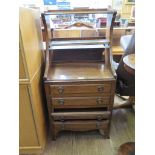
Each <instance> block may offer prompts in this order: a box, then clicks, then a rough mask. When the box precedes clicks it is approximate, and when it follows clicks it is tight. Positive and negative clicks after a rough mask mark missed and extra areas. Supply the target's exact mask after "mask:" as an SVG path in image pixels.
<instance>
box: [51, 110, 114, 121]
mask: <svg viewBox="0 0 155 155" xmlns="http://www.w3.org/2000/svg"><path fill="white" fill-rule="evenodd" d="M110 115H111V113H110V111H105V112H102V111H96V112H94V111H93V112H56V113H52V114H51V116H52V118H53V119H54V120H57V121H65V120H81V119H93V120H103V119H109V118H110Z"/></svg>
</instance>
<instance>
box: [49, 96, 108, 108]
mask: <svg viewBox="0 0 155 155" xmlns="http://www.w3.org/2000/svg"><path fill="white" fill-rule="evenodd" d="M52 105H53V107H54V108H72V107H73V108H80V107H107V106H108V105H109V97H107V98H104V97H68V98H67V97H63V98H52Z"/></svg>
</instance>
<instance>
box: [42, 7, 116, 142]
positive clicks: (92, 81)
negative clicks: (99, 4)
mask: <svg viewBox="0 0 155 155" xmlns="http://www.w3.org/2000/svg"><path fill="white" fill-rule="evenodd" d="M77 13H78V14H86V13H87V14H107V32H106V35H105V36H104V37H103V36H102V37H101V36H95V37H79V38H78V37H76V38H73V37H72V38H69V37H68V38H54V37H53V34H52V33H53V32H54V29H53V30H51V27H50V25H49V23H50V16H49V15H62V14H77ZM115 15H116V11H114V10H107V9H97V10H95V9H89V10H80V11H79V10H51V11H48V12H45V13H43V14H42V19H43V24H44V27H45V32H46V66H45V73H44V86H45V92H46V98H47V106H48V112H49V121H50V128H51V133H52V138H53V139H56V135H57V133H58V132H60V131H62V130H70V131H89V130H99V131H100V133H101V134H102V135H103V136H104V137H106V138H108V137H109V131H110V122H111V115H112V108H113V102H114V93H115V82H116V74H115V72H114V69H113V67H112V63H111V62H112V54H111V40H112V30H113V22H114V19H115ZM48 16H49V18H47V17H48ZM96 31H98V30H97V29H96Z"/></svg>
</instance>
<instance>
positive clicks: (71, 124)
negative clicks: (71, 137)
mask: <svg viewBox="0 0 155 155" xmlns="http://www.w3.org/2000/svg"><path fill="white" fill-rule="evenodd" d="M108 125H109V120H105V121H92V120H90V121H65V122H61V121H54V122H53V127H54V128H55V129H56V131H57V132H58V131H61V130H71V131H88V130H96V129H107V128H108Z"/></svg>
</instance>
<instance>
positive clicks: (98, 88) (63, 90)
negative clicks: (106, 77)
mask: <svg viewBox="0 0 155 155" xmlns="http://www.w3.org/2000/svg"><path fill="white" fill-rule="evenodd" d="M110 90H111V84H110V83H105V84H89V85H87V84H82V85H50V92H51V95H52V96H53V97H54V96H63V95H69V96H75V94H99V95H103V93H110Z"/></svg>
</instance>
